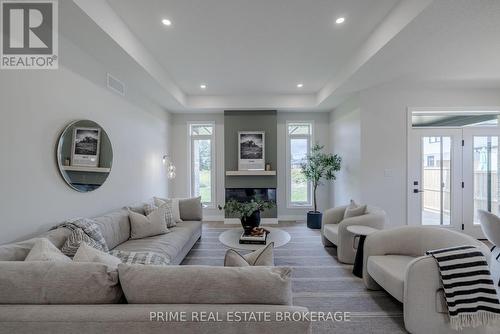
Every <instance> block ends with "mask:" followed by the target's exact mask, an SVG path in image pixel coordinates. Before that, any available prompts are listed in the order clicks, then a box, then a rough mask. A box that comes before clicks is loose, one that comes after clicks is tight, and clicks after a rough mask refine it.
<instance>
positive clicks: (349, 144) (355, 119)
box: [330, 95, 361, 207]
mask: <svg viewBox="0 0 500 334" xmlns="http://www.w3.org/2000/svg"><path fill="white" fill-rule="evenodd" d="M330 150H331V152H332V153H334V154H338V155H339V156H340V157H341V158H342V164H341V169H340V172H339V173H338V174H337V180H336V181H335V182H333V183H332V184H331V188H330V189H331V191H330V203H331V207H336V206H339V205H345V204H347V203H349V201H350V200H351V199H354V200H355V201H357V202H359V201H360V200H361V184H360V182H361V180H360V178H361V111H360V107H359V96H358V95H356V96H354V97H352V98H351V99H349V100H347V101H346V102H344V103H343V104H342V105H340V106H339V107H337V108H336V109H335V110H334V111H332V112H331V113H330Z"/></svg>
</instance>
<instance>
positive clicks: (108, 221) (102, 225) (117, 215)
mask: <svg viewBox="0 0 500 334" xmlns="http://www.w3.org/2000/svg"><path fill="white" fill-rule="evenodd" d="M93 220H94V221H95V223H96V224H97V226H99V230H100V231H101V233H102V236H103V237H104V239H105V240H106V244H107V245H108V248H109V249H113V248H115V247H116V246H118V245H119V244H121V243H123V242H125V241H127V240H128V239H129V238H130V221H129V218H128V210H127V209H121V210H117V211H113V212H110V213H107V214H105V215H103V216H99V217H96V218H93Z"/></svg>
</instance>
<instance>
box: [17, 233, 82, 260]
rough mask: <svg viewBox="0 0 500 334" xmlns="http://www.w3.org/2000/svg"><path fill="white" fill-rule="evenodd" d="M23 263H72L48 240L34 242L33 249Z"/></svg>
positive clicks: (42, 239) (41, 239)
mask: <svg viewBox="0 0 500 334" xmlns="http://www.w3.org/2000/svg"><path fill="white" fill-rule="evenodd" d="M24 261H62V262H72V261H71V259H70V258H69V257H67V256H66V255H64V254H63V253H62V252H61V251H60V250H59V249H57V247H56V246H54V244H53V243H52V242H50V240H49V239H46V238H40V239H38V240H37V241H35V244H34V245H33V248H32V249H31V251H30V252H29V253H28V256H26V259H24Z"/></svg>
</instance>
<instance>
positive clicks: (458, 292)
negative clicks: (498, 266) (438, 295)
mask: <svg viewBox="0 0 500 334" xmlns="http://www.w3.org/2000/svg"><path fill="white" fill-rule="evenodd" d="M426 253H427V255H431V256H432V257H434V258H435V259H436V261H437V264H438V267H439V271H440V275H441V281H442V283H443V288H444V294H445V299H446V304H447V305H448V314H449V316H450V326H451V328H453V329H455V330H459V329H462V328H466V327H478V326H488V325H491V324H492V323H493V322H495V321H498V320H500V303H499V301H498V296H497V292H496V289H495V286H494V283H493V280H492V279H491V276H490V271H489V268H488V262H487V261H486V258H485V257H484V255H483V253H482V252H481V251H480V250H479V248H477V247H475V246H459V247H451V248H445V249H438V250H432V251H428V252H426Z"/></svg>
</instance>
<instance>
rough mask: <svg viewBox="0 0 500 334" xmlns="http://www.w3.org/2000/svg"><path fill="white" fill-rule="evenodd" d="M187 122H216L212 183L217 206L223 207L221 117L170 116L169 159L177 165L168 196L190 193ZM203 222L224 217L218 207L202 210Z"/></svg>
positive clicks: (182, 195)
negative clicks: (213, 176)
mask: <svg viewBox="0 0 500 334" xmlns="http://www.w3.org/2000/svg"><path fill="white" fill-rule="evenodd" d="M190 121H213V122H215V152H216V154H215V157H216V160H215V166H214V168H215V184H216V187H217V188H216V204H221V205H222V204H224V114H223V113H210V114H205V113H204V114H172V115H171V129H172V132H171V133H172V136H171V142H172V151H171V153H172V159H173V162H174V165H175V166H176V177H175V179H174V180H172V187H171V191H170V195H171V196H173V197H188V196H189V193H190V189H189V178H190V177H191V171H190V169H189V165H188V164H189V143H188V123H189V122H190ZM203 216H204V219H205V220H222V219H223V217H224V215H223V214H222V212H221V211H220V210H218V209H217V208H215V209H204V210H203Z"/></svg>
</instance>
